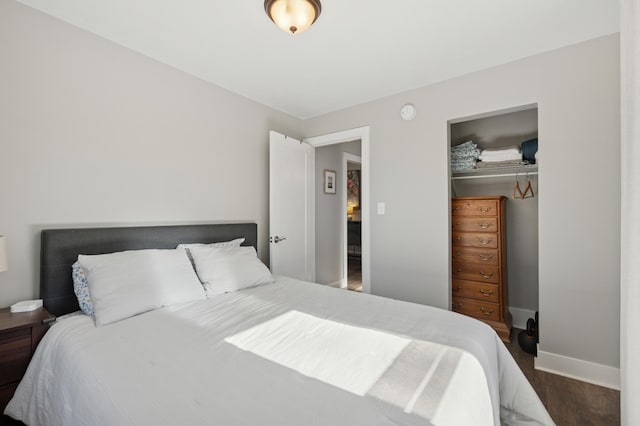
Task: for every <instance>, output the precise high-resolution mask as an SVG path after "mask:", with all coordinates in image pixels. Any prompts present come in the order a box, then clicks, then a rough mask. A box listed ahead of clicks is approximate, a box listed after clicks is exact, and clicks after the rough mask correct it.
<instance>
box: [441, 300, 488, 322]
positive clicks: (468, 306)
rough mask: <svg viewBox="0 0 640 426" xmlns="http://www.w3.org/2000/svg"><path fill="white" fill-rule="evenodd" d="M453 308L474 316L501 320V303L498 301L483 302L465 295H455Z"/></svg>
mask: <svg viewBox="0 0 640 426" xmlns="http://www.w3.org/2000/svg"><path fill="white" fill-rule="evenodd" d="M452 308H453V310H454V311H455V312H458V313H461V314H464V315H469V316H471V317H474V318H478V319H483V320H491V321H499V320H500V305H499V304H497V303H492V302H483V301H481V300H475V299H467V298H465V297H453V305H452Z"/></svg>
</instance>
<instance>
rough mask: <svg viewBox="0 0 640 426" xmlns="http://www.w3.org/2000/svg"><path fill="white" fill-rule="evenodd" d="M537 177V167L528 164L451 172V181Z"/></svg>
mask: <svg viewBox="0 0 640 426" xmlns="http://www.w3.org/2000/svg"><path fill="white" fill-rule="evenodd" d="M527 173H528V174H529V175H537V174H538V165H537V164H529V165H526V166H517V167H494V168H483V169H473V170H469V171H464V172H452V173H451V179H454V180H457V179H480V178H494V177H508V176H516V175H520V174H522V175H526V174H527Z"/></svg>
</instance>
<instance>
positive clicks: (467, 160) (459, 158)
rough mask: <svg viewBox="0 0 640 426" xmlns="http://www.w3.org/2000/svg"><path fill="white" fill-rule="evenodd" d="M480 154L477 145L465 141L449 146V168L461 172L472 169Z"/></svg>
mask: <svg viewBox="0 0 640 426" xmlns="http://www.w3.org/2000/svg"><path fill="white" fill-rule="evenodd" d="M479 156H480V150H479V149H478V145H476V144H475V143H473V142H472V141H467V142H464V143H461V144H459V145H456V146H453V147H451V170H452V171H454V172H461V171H465V170H473V169H474V168H475V166H476V162H477V161H478V157H479Z"/></svg>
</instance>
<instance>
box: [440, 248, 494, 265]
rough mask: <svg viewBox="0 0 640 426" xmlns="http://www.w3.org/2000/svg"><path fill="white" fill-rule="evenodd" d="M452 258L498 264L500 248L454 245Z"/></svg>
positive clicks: (483, 263) (460, 260) (459, 260)
mask: <svg viewBox="0 0 640 426" xmlns="http://www.w3.org/2000/svg"><path fill="white" fill-rule="evenodd" d="M451 258H452V259H453V260H454V261H455V262H464V263H479V264H482V265H493V266H497V265H498V260H499V259H498V249H490V248H483V249H481V248H475V247H463V246H456V247H453V250H452V251H451Z"/></svg>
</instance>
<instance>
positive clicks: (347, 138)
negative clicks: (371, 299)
mask: <svg viewBox="0 0 640 426" xmlns="http://www.w3.org/2000/svg"><path fill="white" fill-rule="evenodd" d="M369 135H370V128H369V126H364V127H358V128H356V129H349V130H343V131H341V132H335V133H329V134H327V135H320V136H314V137H311V138H305V139H303V140H302V141H303V142H305V143H308V144H309V145H311V146H313V147H314V148H317V147H319V146H325V145H333V144H337V143H343V142H351V141H355V140H358V139H359V140H360V148H361V152H360V157H361V158H362V163H361V168H360V179H361V180H362V181H361V183H362V198H361V200H360V201H361V203H362V208H361V210H360V220H361V222H362V292H363V293H371V247H370V241H371V238H370V229H371V228H370V225H371V222H370V215H369V191H370V188H371V187H370V184H369V182H370V179H369V175H370V172H369V152H370V144H371V141H370V136H369Z"/></svg>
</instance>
